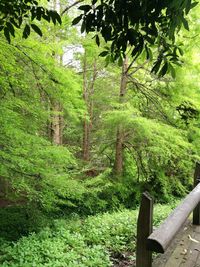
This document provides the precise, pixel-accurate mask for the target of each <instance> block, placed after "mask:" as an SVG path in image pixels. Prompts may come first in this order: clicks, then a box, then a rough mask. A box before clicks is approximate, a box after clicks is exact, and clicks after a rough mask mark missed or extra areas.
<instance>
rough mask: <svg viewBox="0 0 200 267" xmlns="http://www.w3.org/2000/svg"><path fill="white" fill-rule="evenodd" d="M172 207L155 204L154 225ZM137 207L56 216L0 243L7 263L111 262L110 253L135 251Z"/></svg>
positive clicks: (6, 266)
mask: <svg viewBox="0 0 200 267" xmlns="http://www.w3.org/2000/svg"><path fill="white" fill-rule="evenodd" d="M170 211H171V206H170V205H168V206H167V205H166V206H161V205H158V206H156V208H155V225H158V224H160V222H161V221H162V220H164V219H165V218H166V216H167V215H168V213H169V212H170ZM136 221H137V211H128V210H124V211H121V212H116V213H113V214H109V213H107V214H103V215H98V216H94V217H89V218H87V219H85V220H84V221H83V220H81V219H80V218H79V217H77V216H74V218H71V219H67V220H56V221H55V222H54V223H53V225H52V226H51V228H45V229H43V230H42V231H41V232H39V233H38V234H34V233H33V234H31V235H29V236H28V237H23V238H21V239H20V240H19V241H18V242H16V243H13V244H7V243H4V245H3V246H1V256H0V262H1V265H2V266H4V267H8V266H13V265H15V266H16V267H17V266H20V267H25V266H34V265H36V266H62V265H67V266H71V267H74V266H83V267H86V266H102V267H103V266H105V267H108V266H112V263H111V260H110V259H109V256H110V254H111V253H114V252H118V253H123V252H124V250H129V251H131V252H132V253H134V252H135V237H136Z"/></svg>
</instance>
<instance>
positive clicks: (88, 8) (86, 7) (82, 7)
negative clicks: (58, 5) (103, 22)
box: [78, 5, 92, 12]
mask: <svg viewBox="0 0 200 267" xmlns="http://www.w3.org/2000/svg"><path fill="white" fill-rule="evenodd" d="M78 9H80V10H83V11H85V12H88V11H89V10H90V9H92V7H91V6H90V5H82V6H80V7H79V8H78Z"/></svg>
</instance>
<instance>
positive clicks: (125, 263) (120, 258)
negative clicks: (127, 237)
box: [111, 252, 135, 267]
mask: <svg viewBox="0 0 200 267" xmlns="http://www.w3.org/2000/svg"><path fill="white" fill-rule="evenodd" d="M111 260H112V262H113V267H134V266H135V259H134V256H133V254H131V253H130V252H124V253H115V254H113V255H112V256H111Z"/></svg>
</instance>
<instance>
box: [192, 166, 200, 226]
mask: <svg viewBox="0 0 200 267" xmlns="http://www.w3.org/2000/svg"><path fill="white" fill-rule="evenodd" d="M199 183H200V163H198V162H197V163H196V167H195V172H194V187H195V186H197V185H198V184H199ZM193 224H195V225H200V203H199V204H198V205H197V206H196V208H195V209H194V211H193Z"/></svg>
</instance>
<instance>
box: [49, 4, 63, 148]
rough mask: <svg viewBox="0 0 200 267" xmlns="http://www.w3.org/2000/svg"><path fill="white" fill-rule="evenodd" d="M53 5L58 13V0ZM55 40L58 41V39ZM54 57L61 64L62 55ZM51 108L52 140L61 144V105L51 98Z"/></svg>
mask: <svg viewBox="0 0 200 267" xmlns="http://www.w3.org/2000/svg"><path fill="white" fill-rule="evenodd" d="M53 7H54V9H55V10H56V11H57V12H58V13H60V0H53ZM55 41H56V40H55ZM57 41H59V39H58V40H57ZM54 57H55V60H56V61H57V63H58V64H59V65H62V56H60V55H56V54H54ZM51 110H52V118H51V138H52V142H53V143H54V144H56V145H61V144H62V139H63V116H62V107H61V104H60V103H59V101H58V100H54V99H52V101H51Z"/></svg>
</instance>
